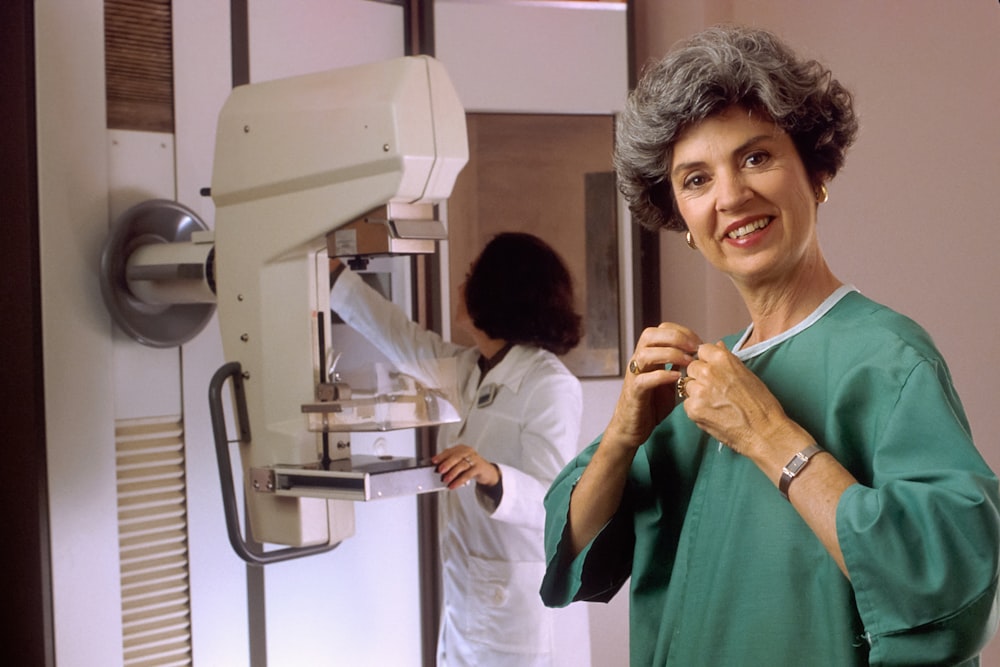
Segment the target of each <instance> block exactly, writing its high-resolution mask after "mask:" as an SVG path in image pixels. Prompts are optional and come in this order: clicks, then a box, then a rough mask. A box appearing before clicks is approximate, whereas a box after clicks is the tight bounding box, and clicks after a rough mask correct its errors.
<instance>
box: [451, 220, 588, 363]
mask: <svg viewBox="0 0 1000 667" xmlns="http://www.w3.org/2000/svg"><path fill="white" fill-rule="evenodd" d="M465 307H466V310H468V313H469V317H470V318H471V319H472V323H473V324H474V325H475V326H476V328H477V329H479V330H480V331H482V332H484V333H485V334H486V335H488V336H489V337H491V338H497V339H502V340H506V341H508V342H511V343H515V344H522V345H535V346H537V347H541V348H544V349H546V350H549V351H550V352H553V353H555V354H565V353H566V352H569V351H570V350H571V349H573V348H574V347H576V345H577V344H578V343H579V342H580V335H581V317H580V315H579V314H578V313H577V312H576V310H575V308H574V301H573V280H572V278H571V277H570V274H569V270H568V269H567V268H566V265H565V264H564V263H563V261H562V259H561V258H560V257H559V255H558V254H557V253H556V251H555V250H553V249H552V247H551V246H549V245H548V244H547V243H545V241H542V240H541V239H540V238H538V237H537V236H534V235H532V234H524V233H520V232H503V233H501V234H497V235H496V236H495V237H493V239H492V240H491V241H490V242H489V243H488V244H487V245H486V247H485V248H484V249H483V251H482V253H480V255H479V257H478V258H477V259H476V260H475V262H473V265H472V268H471V270H470V273H469V277H468V279H467V280H466V282H465Z"/></svg>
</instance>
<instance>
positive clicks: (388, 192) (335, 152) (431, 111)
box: [211, 56, 468, 546]
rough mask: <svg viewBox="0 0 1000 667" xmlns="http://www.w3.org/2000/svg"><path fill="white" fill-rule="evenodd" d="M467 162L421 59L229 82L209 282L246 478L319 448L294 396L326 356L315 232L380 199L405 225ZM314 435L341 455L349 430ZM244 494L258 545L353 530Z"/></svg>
mask: <svg viewBox="0 0 1000 667" xmlns="http://www.w3.org/2000/svg"><path fill="white" fill-rule="evenodd" d="M467 161H468V140H467V134H466V126H465V111H464V109H463V107H462V105H461V103H460V101H459V99H458V95H457V94H456V92H455V90H454V88H453V87H452V84H451V82H450V80H449V78H448V76H447V74H446V72H445V70H444V68H443V66H442V65H441V64H440V63H439V62H438V61H436V60H434V59H433V58H430V57H427V56H413V57H405V58H398V59H395V60H390V61H386V62H380V63H375V64H370V65H360V66H356V67H350V68H345V69H339V70H331V71H328V72H321V73H316V74H309V75H305V76H300V77H293V78H288V79H280V80H275V81H268V82H262V83H256V84H250V85H246V86H241V87H238V88H236V89H234V90H233V92H232V94H231V95H230V97H229V99H228V100H227V101H226V103H225V105H224V106H223V108H222V111H221V113H220V116H219V124H218V130H217V133H216V146H215V163H214V168H213V174H212V185H211V194H212V199H213V200H214V202H215V206H216V216H215V233H214V242H215V249H214V274H215V281H214V282H215V285H216V296H217V301H216V304H217V312H218V315H219V325H220V329H221V333H222V343H223V352H224V355H225V359H226V361H227V362H238V363H239V364H240V365H241V367H242V371H243V378H244V380H243V385H244V389H245V394H246V406H247V413H248V415H249V422H250V423H249V430H250V436H251V439H250V441H249V442H246V443H242V444H241V447H240V458H241V463H242V468H243V473H244V474H243V477H244V480H246V483H247V485H249V483H250V482H249V480H250V479H251V475H250V470H251V469H254V468H260V467H272V466H280V465H298V464H309V463H314V462H315V461H316V460H317V457H318V452H319V451H320V439H321V438H322V437H323V434H319V433H316V432H311V431H309V430H308V429H307V417H306V415H304V414H303V406H304V405H306V404H310V403H314V402H315V401H316V391H317V386H318V385H319V383H320V380H321V379H322V378H323V377H324V375H325V373H326V372H327V369H328V363H329V362H328V360H327V359H326V358H324V357H325V355H324V354H323V352H322V350H321V345H320V337H321V335H323V334H321V332H327V333H326V334H325V335H326V336H329V333H328V332H329V331H330V322H329V261H328V254H327V245H328V238H327V237H328V235H330V234H331V233H332V232H333V231H334V230H336V229H338V228H339V227H341V226H343V225H344V224H346V223H349V222H352V221H355V220H357V219H359V218H361V217H362V216H363V215H364V214H366V213H368V212H370V211H372V210H374V209H376V208H378V207H381V206H388V208H389V210H390V211H393V210H395V211H397V212H399V211H402V212H403V213H401V214H400V215H399V216H398V217H412V218H414V221H413V222H414V224H415V225H416V226H418V227H420V226H421V224H423V223H426V222H428V220H427V218H428V217H431V218H435V217H436V206H435V205H436V204H437V203H439V202H441V201H443V200H445V199H447V197H448V196H449V195H450V194H451V190H452V188H453V186H454V183H455V179H456V177H457V176H458V174H459V172H460V171H461V169H462V168H463V166H464V165H465V164H466V162H467ZM404 226H405V225H404ZM327 343H329V341H327ZM326 435H327V437H328V438H329V443H330V448H329V454H330V456H331V457H332V458H337V457H348V456H349V455H350V448H349V440H347V442H346V443H343V444H342V446H341V447H340V449H338V448H337V446H336V443H337V442H338V437H337V434H336V433H328V434H326ZM245 495H246V499H247V512H248V515H249V519H250V529H251V532H252V534H253V536H254V538H255V539H256V540H257V541H259V542H262V543H275V544H283V545H292V546H305V545H315V544H324V543H326V544H333V543H336V542H339V541H340V540H342V539H343V538H345V537H348V536H350V535H351V534H353V531H354V510H353V504H352V503H351V502H350V501H344V500H328V499H323V498H310V497H288V496H280V495H273V494H260V493H254V492H253V491H252V490H250V489H249V488H248V489H247V491H246V494H245Z"/></svg>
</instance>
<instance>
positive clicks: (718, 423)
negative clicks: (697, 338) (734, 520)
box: [684, 342, 797, 459]
mask: <svg viewBox="0 0 1000 667" xmlns="http://www.w3.org/2000/svg"><path fill="white" fill-rule="evenodd" d="M688 377H689V378H690V380H688V381H687V382H686V383H685V386H684V389H685V392H686V393H687V396H688V398H687V399H686V400H685V401H684V410H685V411H686V412H687V415H688V417H690V418H691V421H693V422H694V423H695V424H697V425H698V427H699V428H700V429H702V430H703V431H705V432H706V433H708V434H709V435H711V436H712V437H714V438H716V439H717V440H718V441H719V442H721V443H723V444H725V445H726V446H727V447H729V448H730V449H732V450H733V451H735V452H737V453H739V454H743V455H744V456H748V457H750V458H754V459H757V458H758V457H759V455H762V454H763V453H764V449H765V448H767V447H768V446H769V443H776V442H778V441H779V440H780V439H781V438H780V437H779V436H786V437H787V436H788V435H789V434H790V431H791V430H793V429H794V427H793V426H792V424H791V423H790V420H789V419H788V417H787V416H786V415H785V411H784V409H783V408H782V407H781V404H780V403H779V402H778V399H777V398H775V396H774V394H772V393H771V391H770V390H769V389H768V388H767V386H766V385H765V384H764V383H763V382H761V380H760V378H758V377H757V376H756V375H754V374H753V373H752V372H751V371H750V370H749V369H747V367H746V366H744V365H743V362H742V361H740V360H739V358H738V357H737V356H736V355H734V354H733V353H732V352H730V351H729V350H727V349H726V347H725V346H724V345H723V344H722V343H721V342H720V343H716V344H715V345H701V346H700V347H699V348H698V358H697V359H696V360H695V361H693V362H692V363H691V364H690V365H688ZM796 451H797V450H796ZM793 453H794V452H793Z"/></svg>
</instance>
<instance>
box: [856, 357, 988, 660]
mask: <svg viewBox="0 0 1000 667" xmlns="http://www.w3.org/2000/svg"><path fill="white" fill-rule="evenodd" d="M885 389H888V387H885ZM886 393H887V394H888V395H884V396H881V397H879V398H877V399H875V398H869V399H868V400H876V401H887V402H888V403H887V404H883V407H887V408H889V409H887V410H886V412H885V414H887V415H889V417H888V418H887V419H886V421H885V423H884V424H882V425H881V428H879V429H877V431H875V432H872V433H871V434H870V435H871V438H872V439H873V440H874V442H869V443H864V444H863V445H862V446H864V447H866V448H868V449H869V450H870V453H869V455H870V457H871V458H870V459H869V460H870V461H871V467H870V470H869V472H868V474H870V476H871V480H870V485H869V484H867V483H866V485H864V486H863V485H861V484H857V485H854V486H852V487H850V488H849V489H848V490H847V491H846V492H845V493H844V495H843V496H842V498H841V500H840V503H839V505H838V509H837V532H838V538H839V540H840V546H841V550H842V552H843V554H844V560H845V562H846V565H847V569H848V572H849V574H850V577H851V583H852V586H853V588H854V591H855V595H856V601H857V607H858V612H859V614H860V616H861V619H862V622H863V623H864V627H865V629H866V633H867V638H868V641H869V643H870V644H871V654H870V660H871V664H873V665H918V664H919V665H943V664H951V665H955V664H975V663H974V662H968V663H963V661H974V660H975V656H977V655H978V654H979V652H980V651H981V650H982V648H983V646H984V645H985V643H986V642H987V641H988V640H989V638H990V637H991V636H992V634H993V632H994V631H995V630H996V620H995V615H994V612H995V606H996V595H997V573H998V560H1000V553H998V546H997V545H998V544H1000V518H998V517H1000V500H998V485H997V479H996V477H995V475H994V474H993V473H992V472H991V471H990V470H989V468H988V466H987V465H986V464H985V462H984V461H983V460H982V458H981V457H980V455H979V453H978V452H977V450H976V448H975V446H974V445H973V444H972V439H971V435H970V433H969V430H968V426H967V425H966V422H965V418H964V415H963V413H962V411H961V406H960V404H959V403H958V399H957V397H956V396H955V395H954V391H953V389H952V387H951V382H950V378H948V376H947V370H946V369H945V368H944V367H943V365H942V364H938V363H935V362H933V361H924V362H921V363H919V364H917V365H916V366H915V367H914V368H913V370H912V371H911V372H910V373H909V375H908V377H906V378H905V381H904V382H903V383H902V384H901V385H897V389H896V390H894V391H892V392H891V393H889V392H888V391H887V392H886Z"/></svg>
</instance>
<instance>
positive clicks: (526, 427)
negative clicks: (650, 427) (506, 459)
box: [491, 372, 583, 531]
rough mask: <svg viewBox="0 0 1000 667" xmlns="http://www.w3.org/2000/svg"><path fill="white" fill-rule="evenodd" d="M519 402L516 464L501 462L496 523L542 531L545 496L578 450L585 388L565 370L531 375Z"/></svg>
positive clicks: (523, 385) (523, 386) (493, 516)
mask: <svg viewBox="0 0 1000 667" xmlns="http://www.w3.org/2000/svg"><path fill="white" fill-rule="evenodd" d="M522 391H524V392H527V393H526V395H525V397H524V399H523V401H522V402H521V405H522V409H523V413H522V418H521V431H520V442H519V443H518V446H519V447H520V450H521V455H520V464H519V466H516V467H515V466H513V465H505V464H499V467H500V473H501V475H502V479H503V496H502V497H501V498H500V503H499V505H497V508H496V510H495V511H494V512H493V514H492V515H491V517H492V519H493V520H495V521H503V522H506V523H510V524H514V525H518V526H522V527H526V528H534V529H536V530H538V531H541V530H542V527H543V525H544V521H545V512H544V508H543V499H544V497H545V492H546V491H547V490H548V488H549V485H550V484H551V483H552V480H553V479H555V476H556V475H557V474H558V473H559V471H560V470H561V469H562V468H563V466H565V465H566V463H568V462H569V461H570V459H572V458H573V456H574V455H575V454H576V453H577V450H578V442H579V437H580V418H581V415H582V411H583V390H582V388H581V386H580V381H579V380H577V379H576V378H575V377H574V376H573V375H571V374H570V373H568V372H562V373H550V374H544V375H543V374H538V376H537V377H532V376H529V377H527V378H525V381H524V382H523V383H522Z"/></svg>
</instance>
